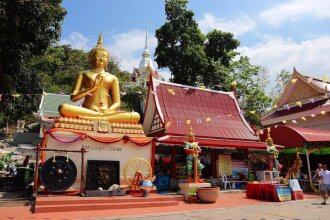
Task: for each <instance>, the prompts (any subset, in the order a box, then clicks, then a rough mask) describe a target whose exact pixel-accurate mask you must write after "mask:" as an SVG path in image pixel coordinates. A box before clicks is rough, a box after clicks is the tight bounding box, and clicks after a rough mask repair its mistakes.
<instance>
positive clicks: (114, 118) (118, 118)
mask: <svg viewBox="0 0 330 220" xmlns="http://www.w3.org/2000/svg"><path fill="white" fill-rule="evenodd" d="M79 118H82V119H88V120H96V121H109V122H122V123H135V124H136V123H138V122H139V121H140V114H139V113H137V112H116V113H115V114H112V115H104V116H96V117H93V116H79Z"/></svg>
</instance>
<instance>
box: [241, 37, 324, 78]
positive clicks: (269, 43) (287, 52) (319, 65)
mask: <svg viewBox="0 0 330 220" xmlns="http://www.w3.org/2000/svg"><path fill="white" fill-rule="evenodd" d="M239 52H241V55H246V56H248V57H250V58H251V63H252V64H255V65H260V66H263V67H266V68H267V69H268V71H269V73H270V74H271V75H272V77H274V75H275V74H276V73H279V72H280V71H281V70H282V69H285V70H288V71H290V72H291V71H292V69H293V67H296V69H297V70H298V71H299V72H301V73H302V74H306V75H311V76H315V77H321V78H322V76H324V75H328V76H330V63H329V59H330V36H322V37H318V38H314V39H312V40H305V41H302V42H294V41H292V40H290V39H284V38H282V37H277V36H266V37H265V38H264V41H263V42H261V43H259V44H257V45H255V46H252V47H240V48H239Z"/></svg>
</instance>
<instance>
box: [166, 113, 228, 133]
mask: <svg viewBox="0 0 330 220" xmlns="http://www.w3.org/2000/svg"><path fill="white" fill-rule="evenodd" d="M224 116H227V117H231V116H232V114H227V115H224ZM222 118H223V117H222V116H221V115H220V114H217V115H216V116H215V117H210V116H209V117H206V118H196V119H195V120H196V121H195V123H196V124H203V122H205V123H208V122H210V121H212V119H222ZM193 122H194V120H192V119H181V120H177V121H176V122H175V125H176V126H177V127H181V126H182V125H183V124H187V125H191V124H192V123H193ZM171 124H172V122H171V121H168V122H166V123H165V128H166V129H167V128H169V127H170V126H171Z"/></svg>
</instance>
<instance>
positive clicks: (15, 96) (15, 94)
mask: <svg viewBox="0 0 330 220" xmlns="http://www.w3.org/2000/svg"><path fill="white" fill-rule="evenodd" d="M11 96H13V97H14V98H17V97H20V96H21V95H20V94H18V93H14V94H12V95H11Z"/></svg>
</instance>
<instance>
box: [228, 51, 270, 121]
mask: <svg viewBox="0 0 330 220" xmlns="http://www.w3.org/2000/svg"><path fill="white" fill-rule="evenodd" d="M229 72H230V73H229V79H228V81H230V82H232V81H236V82H237V85H236V87H235V90H236V94H237V98H238V101H239V104H240V107H241V108H242V110H243V111H244V112H245V117H246V119H247V120H248V121H249V122H250V123H252V124H255V125H260V119H261V115H262V114H263V113H265V111H266V110H267V109H268V108H269V107H270V105H271V101H272V99H271V98H270V97H268V96H267V95H266V92H265V85H266V84H267V82H268V81H267V75H266V71H265V69H263V68H261V67H260V66H257V65H252V64H250V59H249V58H248V57H240V59H239V60H237V61H234V62H232V63H231V65H230V67H229ZM250 111H256V112H255V114H251V113H250Z"/></svg>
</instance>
